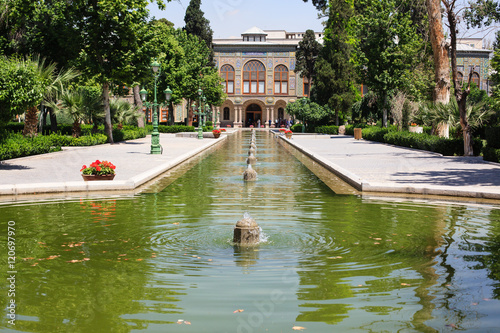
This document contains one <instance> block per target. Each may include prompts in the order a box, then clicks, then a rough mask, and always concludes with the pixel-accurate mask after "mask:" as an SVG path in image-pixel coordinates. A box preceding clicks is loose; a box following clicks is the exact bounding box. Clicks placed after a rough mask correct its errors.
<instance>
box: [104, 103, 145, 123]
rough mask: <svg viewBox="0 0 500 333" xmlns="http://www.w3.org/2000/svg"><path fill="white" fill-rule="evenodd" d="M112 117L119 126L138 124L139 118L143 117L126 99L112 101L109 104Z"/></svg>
mask: <svg viewBox="0 0 500 333" xmlns="http://www.w3.org/2000/svg"><path fill="white" fill-rule="evenodd" d="M109 108H110V111H111V117H112V118H113V120H114V121H115V123H117V124H118V126H123V125H124V124H125V125H130V124H135V123H137V118H138V117H140V116H141V114H140V113H139V111H140V110H139V109H138V108H137V107H135V106H134V105H132V104H130V103H129V102H128V101H127V100H125V99H116V98H114V99H112V100H110V102H109Z"/></svg>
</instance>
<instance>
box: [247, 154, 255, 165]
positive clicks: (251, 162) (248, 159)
mask: <svg viewBox="0 0 500 333" xmlns="http://www.w3.org/2000/svg"><path fill="white" fill-rule="evenodd" d="M255 163H257V158H256V157H255V156H254V155H253V154H250V156H248V158H247V164H255Z"/></svg>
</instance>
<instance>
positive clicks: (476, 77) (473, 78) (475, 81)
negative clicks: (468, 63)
mask: <svg viewBox="0 0 500 333" xmlns="http://www.w3.org/2000/svg"><path fill="white" fill-rule="evenodd" d="M472 82H474V83H475V84H476V87H478V88H479V74H478V73H476V72H474V73H472Z"/></svg>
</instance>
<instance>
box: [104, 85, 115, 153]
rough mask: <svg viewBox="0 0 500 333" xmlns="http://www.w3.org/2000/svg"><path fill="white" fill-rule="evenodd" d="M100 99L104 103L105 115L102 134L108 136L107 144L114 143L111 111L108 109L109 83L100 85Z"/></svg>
mask: <svg viewBox="0 0 500 333" xmlns="http://www.w3.org/2000/svg"><path fill="white" fill-rule="evenodd" d="M102 99H103V102H104V112H105V114H106V116H105V120H104V132H105V133H106V135H107V136H108V142H109V143H114V141H113V125H112V124H111V110H110V109H109V82H105V83H104V84H103V85H102Z"/></svg>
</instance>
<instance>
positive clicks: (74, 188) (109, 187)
mask: <svg viewBox="0 0 500 333" xmlns="http://www.w3.org/2000/svg"><path fill="white" fill-rule="evenodd" d="M226 140H227V136H225V135H224V136H221V137H220V138H219V139H217V140H210V141H209V142H208V143H207V144H204V145H203V146H201V147H198V148H196V149H193V150H191V151H189V152H187V153H185V154H183V155H181V156H178V157H177V158H174V159H173V160H170V161H168V162H165V163H163V164H161V165H159V166H157V167H154V168H152V169H149V170H147V171H145V172H143V173H141V174H139V175H136V176H133V177H131V178H129V179H127V180H112V181H94V182H86V181H83V180H81V181H69V182H59V183H50V182H47V183H31V184H6V185H0V198H1V197H2V196H17V195H41V194H50V193H67V192H71V193H77V192H85V193H90V192H104V191H132V190H135V189H137V188H138V187H140V186H142V185H144V184H146V183H147V182H149V181H151V180H153V179H154V178H156V177H158V176H160V175H161V174H163V173H165V172H167V171H169V170H171V169H173V168H175V167H177V166H179V165H180V164H182V163H185V162H187V161H189V160H190V159H192V158H193V157H195V156H197V155H199V154H201V153H203V152H204V151H206V150H208V149H210V148H212V147H215V146H217V145H220V144H222V143H223V142H225V141H226Z"/></svg>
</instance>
